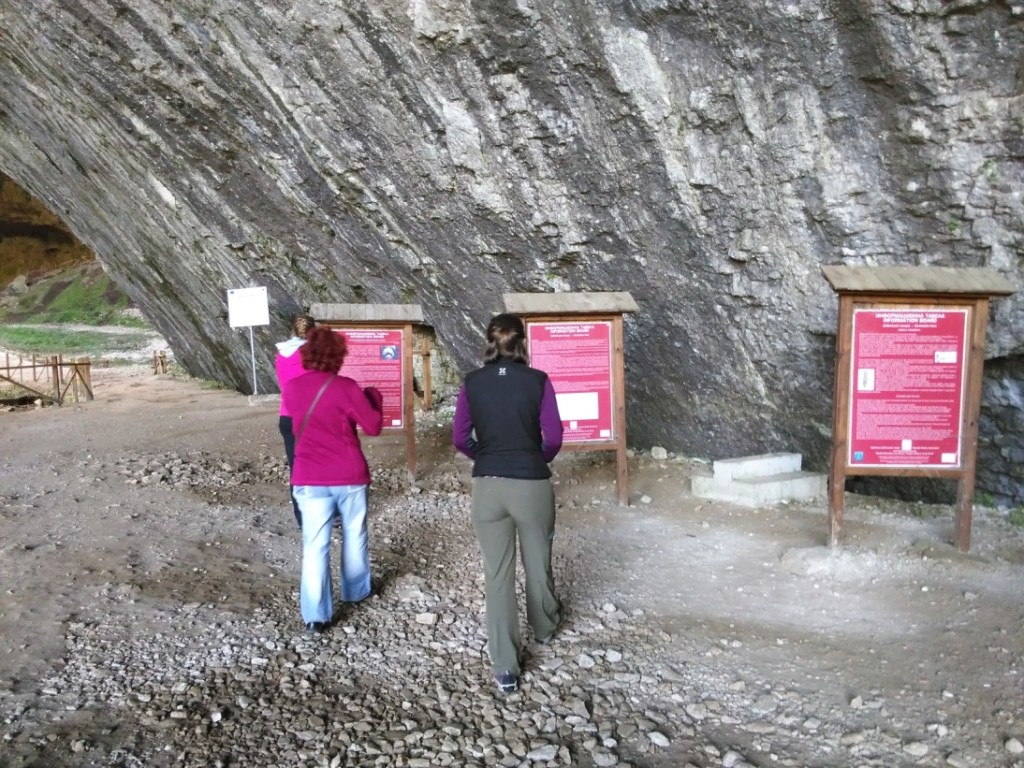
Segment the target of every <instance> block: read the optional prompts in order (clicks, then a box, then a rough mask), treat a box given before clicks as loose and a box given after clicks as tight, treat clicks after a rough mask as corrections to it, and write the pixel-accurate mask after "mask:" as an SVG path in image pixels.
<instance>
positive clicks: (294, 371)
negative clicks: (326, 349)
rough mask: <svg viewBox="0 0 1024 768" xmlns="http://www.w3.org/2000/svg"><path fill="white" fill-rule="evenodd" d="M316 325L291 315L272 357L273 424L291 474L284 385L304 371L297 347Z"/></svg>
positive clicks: (289, 420) (291, 451)
mask: <svg viewBox="0 0 1024 768" xmlns="http://www.w3.org/2000/svg"><path fill="white" fill-rule="evenodd" d="M315 326H316V320H314V319H313V318H312V317H310V316H309V315H296V316H295V317H293V318H292V337H291V338H290V339H288V340H287V341H280V342H278V343H277V358H276V359H275V360H274V370H275V371H277V386H278V389H280V390H281V410H280V412H279V413H278V417H277V428H278V430H280V432H281V439H282V440H284V455H285V458H287V459H288V474H289V475H290V474H291V471H292V466H293V465H294V464H295V433H294V432H293V431H292V415H291V414H290V413H289V412H288V406H287V405H286V404H285V401H284V388H285V385H286V384H287V383H288V382H289V381H291V380H292V379H294V378H295V377H296V376H299V375H301V374H303V373H305V372H306V369H305V368H303V367H302V356H301V355H300V354H299V347H301V346H302V345H303V344H305V343H306V334H307V333H308V332H309V331H310V330H312V329H313V328H314V327H315ZM288 495H289V496H290V497H291V500H292V512H294V513H295V522H296V523H297V524H298V526H299V528H302V516H301V515H300V514H299V505H298V502H296V501H295V497H294V496H292V495H291V490H290V486H289V494H288Z"/></svg>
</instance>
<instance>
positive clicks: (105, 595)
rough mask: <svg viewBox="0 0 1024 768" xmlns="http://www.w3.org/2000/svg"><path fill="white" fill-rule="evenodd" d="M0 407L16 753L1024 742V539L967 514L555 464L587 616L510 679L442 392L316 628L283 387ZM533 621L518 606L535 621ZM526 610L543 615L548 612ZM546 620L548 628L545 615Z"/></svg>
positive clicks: (671, 761)
mask: <svg viewBox="0 0 1024 768" xmlns="http://www.w3.org/2000/svg"><path fill="white" fill-rule="evenodd" d="M94 382H95V385H96V400H94V401H92V402H89V403H82V404H78V405H72V406H65V407H64V408H43V409H36V410H28V411H18V412H12V413H0V476H2V478H3V480H2V485H0V536H2V538H0V578H2V583H3V586H4V589H3V590H2V592H3V594H2V595H0V630H2V634H0V721H2V726H0V734H2V736H0V738H2V741H0V768H15V767H17V768H27V767H28V766H55V767H57V768H60V767H63V766H154V767H156V766H196V767H198V766H241V765H245V766H409V767H410V768H412V767H420V766H422V767H423V768H426V767H427V766H569V765H573V766H584V767H585V766H614V765H620V766H651V767H652V768H662V767H665V768H667V767H669V766H672V767H673V768H676V767H679V768H682V767H683V766H698V767H699V768H712V767H717V766H726V767H728V768H741V767H744V766H774V765H782V766H823V767H824V766H864V767H867V766H886V767H890V768H891V767H893V766H942V765H950V766H954V767H956V768H974V767H977V768H1002V767H1004V766H1005V767H1006V768H1011V767H1019V766H1024V745H1022V742H1024V720H1022V717H1024V706H1022V704H1021V702H1022V701H1024V636H1022V632H1024V612H1022V606H1021V599H1020V596H1021V594H1022V588H1024V567H1022V566H1024V535H1022V532H1021V530H1020V529H1019V528H1017V527H1014V526H1013V525H1011V524H1010V522H1009V521H1008V519H1007V515H1006V514H1005V513H1001V512H999V511H997V510H987V509H976V511H975V526H974V531H973V533H974V544H973V547H972V551H971V553H970V554H968V555H961V554H959V553H957V552H956V551H955V550H954V549H953V548H952V547H951V546H950V545H949V543H948V542H949V539H950V538H951V535H952V512H951V511H950V510H949V509H948V508H942V507H931V506H925V505H914V504H906V503H903V502H892V501H888V500H884V499H873V498H865V497H856V496H852V495H851V496H849V497H848V500H847V511H846V528H847V538H846V540H845V541H844V544H843V546H842V547H841V548H840V549H837V550H830V549H828V548H827V547H825V546H824V542H825V536H826V533H827V514H826V511H825V508H824V506H823V502H815V503H801V504H790V505H778V506H773V507H765V508H760V509H754V510H751V509H744V508H739V507H735V506H732V505H727V504H722V503H718V502H714V503H712V502H708V501H705V500H701V499H696V498H694V497H692V495H691V494H690V493H689V479H690V477H691V476H692V475H693V474H694V473H706V472H707V471H708V467H707V465H706V464H705V463H704V462H701V461H695V460H690V459H686V458H682V457H674V456H671V455H669V457H668V458H666V459H663V460H655V459H653V458H652V457H651V455H650V454H649V453H646V452H641V453H637V454H636V455H634V456H632V458H631V460H630V506H628V507H623V506H619V505H618V504H617V503H616V501H615V499H616V491H615V483H614V477H615V473H614V459H613V455H612V454H610V453H608V454H595V453H589V454H585V453H576V454H565V455H563V456H560V457H559V458H558V459H557V460H556V462H555V464H554V470H555V481H556V483H557V490H556V495H557V499H558V505H559V507H558V515H559V518H558V521H559V522H558V534H557V537H556V549H555V576H556V582H557V585H558V589H559V592H560V595H561V597H562V599H563V601H564V603H565V605H566V607H567V609H568V613H567V620H566V622H565V624H564V626H563V629H562V630H561V632H560V633H559V634H558V636H557V638H556V640H555V642H554V643H552V644H550V645H545V646H541V645H538V644H536V643H531V644H530V645H529V659H528V661H527V665H526V669H525V673H524V676H523V685H522V688H521V690H520V691H519V692H518V693H515V694H512V695H507V696H505V695H501V694H499V693H497V692H496V690H495V689H494V686H493V684H492V683H491V681H490V677H489V674H488V672H489V664H488V662H487V658H486V638H485V635H484V621H483V619H484V616H483V611H484V603H483V581H482V574H481V567H480V562H479V553H478V550H477V547H476V542H475V539H474V537H473V532H472V528H471V525H470V522H469V501H470V497H469V489H470V477H469V469H470V467H469V463H468V461H465V460H463V459H461V458H460V457H458V456H457V455H456V454H455V452H454V451H453V450H452V449H451V447H450V419H451V410H450V405H446V404H445V403H441V404H440V406H439V407H438V408H437V409H436V410H434V411H433V412H431V413H419V414H418V416H417V419H418V424H417V459H418V468H417V475H416V480H415V482H414V483H410V482H409V480H408V479H407V477H406V471H405V444H404V439H402V438H400V437H398V436H390V437H388V436H385V437H382V438H377V439H373V440H367V441H366V446H367V451H368V453H369V455H370V458H371V464H372V467H373V473H374V485H373V488H372V492H371V523H370V526H371V531H370V535H371V554H372V558H373V565H374V579H375V581H376V583H377V585H378V590H377V592H376V594H375V596H374V597H373V598H371V599H370V600H368V601H366V602H364V603H362V604H359V605H356V606H341V605H339V607H338V613H337V616H336V620H335V622H334V624H333V626H332V627H331V628H330V630H329V631H328V632H327V633H325V634H323V635H319V636H310V635H307V634H306V633H305V632H304V631H303V628H302V624H301V619H300V618H299V615H298V608H297V595H298V591H297V587H298V556H299V539H298V535H297V532H296V531H295V529H294V523H293V521H292V520H291V510H290V505H289V504H288V501H287V491H286V468H285V465H284V461H283V456H282V455H281V453H282V450H281V446H280V437H279V435H278V434H277V401H276V398H272V397H263V398H260V397H257V398H247V397H245V396H242V395H238V394H236V393H232V392H228V391H224V390H219V389H214V388H208V387H204V386H203V384H202V382H197V381H195V380H191V379H187V378H180V377H175V376H167V375H162V376H154V375H153V374H152V371H151V369H148V368H146V367H144V366H143V367H129V368H122V369H109V370H98V371H96V372H95V376H94ZM524 624H525V622H524ZM524 631H526V632H528V630H525V629H524ZM525 637H526V638H527V639H530V638H529V635H528V634H527V635H525Z"/></svg>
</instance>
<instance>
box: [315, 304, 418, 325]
mask: <svg viewBox="0 0 1024 768" xmlns="http://www.w3.org/2000/svg"><path fill="white" fill-rule="evenodd" d="M309 314H311V315H312V316H313V318H314V319H315V320H316V321H317V322H318V323H320V322H323V323H334V322H338V321H342V322H346V321H347V322H350V323H422V322H423V308H422V307H420V305H419V304H311V305H310V307H309Z"/></svg>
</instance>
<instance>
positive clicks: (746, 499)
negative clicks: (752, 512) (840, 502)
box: [690, 471, 828, 507]
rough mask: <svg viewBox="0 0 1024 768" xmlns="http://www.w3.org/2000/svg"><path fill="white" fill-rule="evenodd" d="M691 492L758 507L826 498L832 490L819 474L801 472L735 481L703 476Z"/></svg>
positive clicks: (703, 497)
mask: <svg viewBox="0 0 1024 768" xmlns="http://www.w3.org/2000/svg"><path fill="white" fill-rule="evenodd" d="M690 490H691V492H692V493H693V495H694V496H697V497H698V498H702V499H717V500H719V501H731V502H733V503H735V504H743V505H746V506H751V507H756V506H761V505H762V504H774V503H777V502H780V501H791V500H794V499H814V498H820V497H823V496H825V494H826V492H827V490H828V477H827V476H826V475H824V474H819V473H817V472H801V471H797V472H779V473H776V474H773V475H766V476H763V477H748V478H737V479H735V480H722V479H721V478H719V477H707V476H703V475H701V476H696V477H693V478H692V479H691V481H690Z"/></svg>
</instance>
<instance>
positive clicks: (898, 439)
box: [847, 308, 969, 468]
mask: <svg viewBox="0 0 1024 768" xmlns="http://www.w3.org/2000/svg"><path fill="white" fill-rule="evenodd" d="M968 321H969V318H968V310H967V309H948V310H947V309H901V308H892V309H858V310H854V312H853V334H852V367H853V371H852V373H853V375H852V376H851V377H850V420H849V424H850V439H849V446H850V447H849V455H848V459H847V460H848V463H849V466H851V467H919V468H929V467H942V468H955V467H959V466H960V465H961V462H962V461H963V457H962V456H961V453H960V451H961V429H962V425H963V407H964V406H963V400H964V374H965V371H966V366H965V357H966V355H967V338H968V334H967V329H968Z"/></svg>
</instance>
